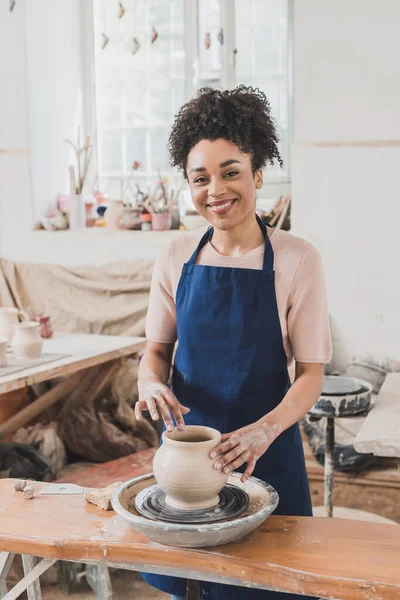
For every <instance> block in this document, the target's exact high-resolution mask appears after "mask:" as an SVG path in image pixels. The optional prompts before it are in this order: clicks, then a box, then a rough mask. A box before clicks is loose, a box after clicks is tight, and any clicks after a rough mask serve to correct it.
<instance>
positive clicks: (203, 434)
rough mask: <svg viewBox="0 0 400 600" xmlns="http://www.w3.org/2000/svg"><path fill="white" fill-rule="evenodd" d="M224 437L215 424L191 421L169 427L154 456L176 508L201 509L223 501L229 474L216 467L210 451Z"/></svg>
mask: <svg viewBox="0 0 400 600" xmlns="http://www.w3.org/2000/svg"><path fill="white" fill-rule="evenodd" d="M220 440H221V434H220V432H219V431H217V430H216V429H212V428H211V427H203V426H200V425H188V426H186V427H185V429H184V430H183V431H179V430H178V429H174V431H165V432H164V433H163V435H162V445H161V446H160V448H159V449H158V450H157V452H156V454H155V456H154V460H153V471H154V475H155V478H156V480H157V483H158V485H159V486H161V488H162V489H163V490H164V492H165V493H166V498H165V501H166V503H167V504H169V505H170V506H173V507H174V508H178V509H181V510H182V509H183V510H197V509H201V508H210V507H211V506H215V505H216V504H218V502H219V496H218V494H219V492H220V491H221V490H222V488H223V487H224V485H225V483H226V481H227V479H228V475H226V474H225V473H221V472H220V471H217V470H216V469H214V463H215V459H213V460H212V459H211V458H210V457H209V453H210V452H211V450H212V449H213V448H215V447H216V446H217V445H218V444H219V443H220Z"/></svg>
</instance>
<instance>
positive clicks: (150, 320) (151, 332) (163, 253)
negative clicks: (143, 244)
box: [146, 243, 177, 344]
mask: <svg viewBox="0 0 400 600" xmlns="http://www.w3.org/2000/svg"><path fill="white" fill-rule="evenodd" d="M171 267H172V257H171V243H170V244H169V245H168V246H164V247H163V248H161V250H160V252H159V254H158V256H157V259H156V261H155V264H154V268H153V275H152V280H151V288H150V298H149V307H148V310H147V317H146V337H147V339H148V340H149V341H152V342H160V343H164V344H171V343H175V342H176V339H177V333H176V306H175V301H174V297H173V287H172V285H173V284H172V269H171Z"/></svg>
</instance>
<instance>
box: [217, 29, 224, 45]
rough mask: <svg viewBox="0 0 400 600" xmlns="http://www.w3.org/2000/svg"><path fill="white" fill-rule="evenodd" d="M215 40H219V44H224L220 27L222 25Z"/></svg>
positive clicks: (222, 31)
mask: <svg viewBox="0 0 400 600" xmlns="http://www.w3.org/2000/svg"><path fill="white" fill-rule="evenodd" d="M217 40H218V41H219V43H220V44H221V46H223V45H224V30H223V29H222V27H221V29H220V30H219V33H218V35H217Z"/></svg>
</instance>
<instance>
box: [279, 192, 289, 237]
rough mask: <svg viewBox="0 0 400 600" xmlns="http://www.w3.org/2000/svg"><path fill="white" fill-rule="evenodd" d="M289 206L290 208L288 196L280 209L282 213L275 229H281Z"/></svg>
mask: <svg viewBox="0 0 400 600" xmlns="http://www.w3.org/2000/svg"><path fill="white" fill-rule="evenodd" d="M289 206H290V196H287V197H286V198H285V205H284V207H283V209H282V212H281V214H280V217H279V220H278V222H277V224H276V228H277V229H280V228H281V227H282V224H283V221H284V220H285V217H286V215H287V211H288V210H289Z"/></svg>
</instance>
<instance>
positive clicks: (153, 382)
mask: <svg viewBox="0 0 400 600" xmlns="http://www.w3.org/2000/svg"><path fill="white" fill-rule="evenodd" d="M138 390H139V400H138V401H137V402H136V404H135V416H136V418H137V420H138V421H140V419H141V418H142V416H143V415H142V411H143V410H148V411H150V415H151V418H152V419H153V421H157V420H158V419H159V417H160V415H159V413H161V416H162V418H163V421H164V423H165V426H166V428H167V430H168V431H172V430H173V429H174V422H173V420H172V415H173V416H174V418H175V421H176V424H177V427H178V429H181V430H182V429H184V427H185V422H184V420H183V416H182V415H183V414H184V415H186V414H187V413H188V412H190V408H188V407H187V406H183V404H181V403H180V402H179V400H178V399H177V398H176V397H175V396H174V394H173V393H172V392H171V390H170V389H169V387H168V386H167V385H165V384H164V383H162V382H161V381H160V380H159V379H157V378H155V377H151V378H150V377H149V378H146V379H143V380H140V381H138Z"/></svg>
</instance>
